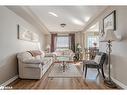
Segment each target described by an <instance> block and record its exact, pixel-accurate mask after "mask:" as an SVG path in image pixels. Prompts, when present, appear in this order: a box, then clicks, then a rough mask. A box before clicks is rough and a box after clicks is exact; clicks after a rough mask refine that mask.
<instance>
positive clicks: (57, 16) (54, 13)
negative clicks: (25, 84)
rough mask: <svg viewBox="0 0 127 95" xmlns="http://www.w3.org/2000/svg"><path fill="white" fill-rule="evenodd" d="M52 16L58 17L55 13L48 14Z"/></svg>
mask: <svg viewBox="0 0 127 95" xmlns="http://www.w3.org/2000/svg"><path fill="white" fill-rule="evenodd" d="M48 13H49V14H50V15H53V16H55V17H58V15H57V14H55V13H53V12H48Z"/></svg>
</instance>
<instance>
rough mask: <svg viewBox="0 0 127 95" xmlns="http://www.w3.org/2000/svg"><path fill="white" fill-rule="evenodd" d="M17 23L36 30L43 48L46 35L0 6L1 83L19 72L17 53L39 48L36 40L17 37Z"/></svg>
mask: <svg viewBox="0 0 127 95" xmlns="http://www.w3.org/2000/svg"><path fill="white" fill-rule="evenodd" d="M17 24H20V25H22V26H24V27H25V28H27V29H28V30H31V31H33V32H36V33H37V34H38V35H39V41H40V44H41V47H42V49H43V48H44V44H45V43H44V42H45V41H44V39H45V38H44V35H43V33H41V32H40V31H38V30H37V29H36V28H35V27H34V26H32V25H31V24H29V23H28V22H26V21H25V20H23V19H22V18H21V17H19V16H18V15H16V14H15V13H13V12H12V11H11V10H9V9H8V8H6V7H3V6H1V7H0V84H1V83H3V82H5V81H7V80H8V79H10V78H12V77H14V76H15V75H17V74H18V69H17V60H16V53H18V52H22V51H26V50H34V49H38V46H37V43H36V42H29V41H24V40H19V39H17Z"/></svg>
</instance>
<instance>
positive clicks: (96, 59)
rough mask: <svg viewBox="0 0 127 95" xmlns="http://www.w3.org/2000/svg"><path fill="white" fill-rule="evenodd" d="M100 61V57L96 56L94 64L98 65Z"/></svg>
mask: <svg viewBox="0 0 127 95" xmlns="http://www.w3.org/2000/svg"><path fill="white" fill-rule="evenodd" d="M100 60H101V56H100V55H96V56H95V58H94V62H96V63H97V64H99V63H100Z"/></svg>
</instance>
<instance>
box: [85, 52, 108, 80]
mask: <svg viewBox="0 0 127 95" xmlns="http://www.w3.org/2000/svg"><path fill="white" fill-rule="evenodd" d="M96 56H100V61H99V63H96V62H95V61H94V60H89V61H86V60H84V61H83V71H84V68H85V78H86V75H87V68H95V69H97V70H98V73H100V70H99V69H101V72H102V76H103V78H105V75H104V71H103V64H104V63H105V62H106V61H107V54H106V53H104V52H98V53H97V54H96Z"/></svg>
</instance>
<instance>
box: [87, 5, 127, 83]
mask: <svg viewBox="0 0 127 95" xmlns="http://www.w3.org/2000/svg"><path fill="white" fill-rule="evenodd" d="M113 10H116V31H115V33H116V34H117V35H122V38H123V39H122V40H121V41H117V42H113V43H112V53H111V64H112V69H111V76H112V77H113V78H114V79H116V80H118V81H119V82H121V83H123V84H124V85H127V75H126V72H127V7H125V6H113V7H109V8H108V9H107V10H106V11H105V12H104V13H102V14H101V15H100V16H99V17H98V18H96V19H95V20H94V21H93V22H92V23H91V26H92V25H93V23H95V22H97V21H99V22H100V29H102V27H103V24H102V21H103V18H104V17H105V16H107V15H108V14H109V13H111V12H112V11H113ZM89 26H90V25H89ZM105 50H106V43H100V51H104V52H105Z"/></svg>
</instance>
